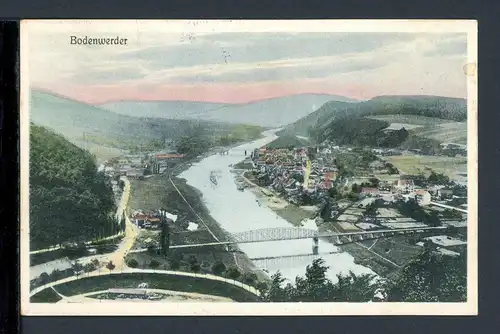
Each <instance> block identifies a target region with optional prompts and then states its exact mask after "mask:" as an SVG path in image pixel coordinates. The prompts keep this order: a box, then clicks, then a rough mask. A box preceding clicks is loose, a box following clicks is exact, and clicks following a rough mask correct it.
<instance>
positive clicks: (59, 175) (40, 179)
mask: <svg viewBox="0 0 500 334" xmlns="http://www.w3.org/2000/svg"><path fill="white" fill-rule="evenodd" d="M115 209H116V207H115V203H114V195H113V191H112V189H111V184H110V182H109V180H107V179H106V177H105V176H104V174H103V173H99V172H97V167H96V164H95V161H94V158H93V156H92V155H90V154H89V153H88V152H86V151H84V150H82V149H80V148H78V147H77V146H75V145H73V144H71V143H69V142H68V141H67V140H65V139H64V138H63V137H62V136H59V135H56V134H55V133H53V132H51V131H49V130H47V129H45V128H43V127H39V126H35V125H31V127H30V242H31V246H32V247H33V248H34V249H36V248H42V247H44V246H51V245H54V244H62V243H63V242H66V241H72V242H77V241H88V240H91V239H97V238H99V237H104V236H108V235H112V234H115V233H116V232H118V228H119V227H118V226H117V224H116V222H114V220H113V218H112V215H111V214H112V213H113V211H114V210H115Z"/></svg>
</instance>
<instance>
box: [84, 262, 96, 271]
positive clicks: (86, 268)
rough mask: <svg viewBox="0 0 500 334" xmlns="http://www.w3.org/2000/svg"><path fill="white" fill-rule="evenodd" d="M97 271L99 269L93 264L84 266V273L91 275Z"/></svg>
mask: <svg viewBox="0 0 500 334" xmlns="http://www.w3.org/2000/svg"><path fill="white" fill-rule="evenodd" d="M96 269H97V267H96V266H95V265H94V263H92V262H89V263H86V264H85V265H84V266H83V271H84V272H86V273H90V272H92V271H94V270H96Z"/></svg>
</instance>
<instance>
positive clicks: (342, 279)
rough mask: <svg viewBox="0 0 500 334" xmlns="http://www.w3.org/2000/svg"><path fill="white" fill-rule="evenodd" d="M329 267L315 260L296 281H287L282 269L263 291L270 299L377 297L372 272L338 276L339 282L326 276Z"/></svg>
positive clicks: (312, 300)
mask: <svg viewBox="0 0 500 334" xmlns="http://www.w3.org/2000/svg"><path fill="white" fill-rule="evenodd" d="M328 268H329V267H328V266H326V265H325V263H324V260H323V259H316V260H314V261H313V263H312V264H311V265H309V266H307V268H306V274H305V276H304V277H300V276H297V278H296V279H295V284H292V283H288V284H285V282H286V281H285V279H284V278H283V276H282V275H281V273H280V272H277V273H276V274H274V275H272V276H271V283H270V285H269V286H268V287H267V289H264V290H263V291H262V292H263V293H262V296H263V300H264V301H267V302H335V301H337V302H367V301H371V300H373V299H374V298H375V293H376V292H377V290H378V288H379V285H378V284H377V282H376V281H375V280H374V278H375V276H374V275H370V274H365V275H360V276H356V275H354V274H353V273H352V272H350V273H349V274H348V275H346V276H344V275H337V279H338V281H337V283H335V284H334V283H332V281H331V280H329V279H328V278H327V277H326V272H327V271H328Z"/></svg>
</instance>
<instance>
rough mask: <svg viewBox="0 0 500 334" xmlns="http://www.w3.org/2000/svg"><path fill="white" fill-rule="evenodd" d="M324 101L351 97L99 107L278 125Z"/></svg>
mask: <svg viewBox="0 0 500 334" xmlns="http://www.w3.org/2000/svg"><path fill="white" fill-rule="evenodd" d="M327 101H348V102H354V100H352V99H349V98H346V97H342V96H336V95H327V94H299V95H291V96H285V97H279V98H272V99H267V100H261V101H255V102H251V103H247V104H220V103H206V102H189V101H156V102H145V101H122V102H112V103H106V104H102V105H100V106H99V107H101V108H104V109H107V110H111V111H114V112H116V113H120V114H123V115H129V116H130V115H134V116H141V117H162V118H171V119H198V120H206V121H216V122H227V123H237V124H251V125H259V126H264V127H281V126H284V125H287V124H290V123H293V122H295V121H297V120H298V119H300V118H302V117H304V116H306V115H308V114H310V113H311V112H313V111H314V110H316V108H318V107H319V106H321V105H322V104H324V103H325V102H327Z"/></svg>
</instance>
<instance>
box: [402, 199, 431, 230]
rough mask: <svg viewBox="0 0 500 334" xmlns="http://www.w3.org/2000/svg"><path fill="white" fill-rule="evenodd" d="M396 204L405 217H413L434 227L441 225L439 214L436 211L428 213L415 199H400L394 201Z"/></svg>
mask: <svg viewBox="0 0 500 334" xmlns="http://www.w3.org/2000/svg"><path fill="white" fill-rule="evenodd" d="M394 206H395V208H396V209H398V210H399V212H400V213H401V214H402V215H403V216H405V217H411V218H413V219H415V220H416V221H421V222H424V223H426V224H428V225H430V226H432V227H437V226H441V220H440V219H439V216H438V214H437V213H436V212H435V211H432V212H431V213H427V212H426V211H425V210H424V209H423V208H422V207H421V206H420V205H419V204H418V203H417V201H415V200H414V199H409V200H407V201H398V202H396V203H394Z"/></svg>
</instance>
